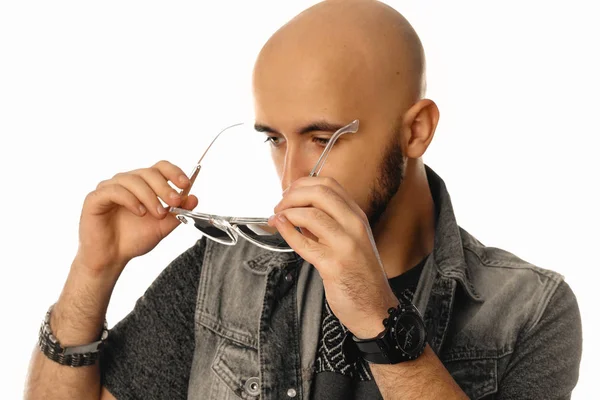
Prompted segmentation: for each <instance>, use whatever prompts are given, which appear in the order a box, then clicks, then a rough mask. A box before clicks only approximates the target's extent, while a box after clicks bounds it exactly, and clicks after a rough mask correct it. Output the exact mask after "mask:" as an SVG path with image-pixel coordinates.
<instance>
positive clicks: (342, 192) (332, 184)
mask: <svg viewBox="0 0 600 400" xmlns="http://www.w3.org/2000/svg"><path fill="white" fill-rule="evenodd" d="M316 185H323V186H327V187H329V188H330V189H332V190H333V191H334V192H335V193H336V194H337V195H338V196H340V197H341V198H342V199H344V200H345V202H346V204H347V205H348V206H349V207H350V208H351V209H352V210H354V212H355V213H356V215H358V216H359V217H360V218H361V219H362V220H363V222H365V223H366V224H368V223H369V221H368V219H367V216H366V214H365V212H364V211H363V209H362V208H360V206H359V205H358V204H356V201H354V199H353V198H352V197H351V196H350V195H349V194H348V192H347V191H346V189H344V188H343V186H342V185H340V184H339V182H338V181H337V180H335V179H334V178H330V177H322V176H313V177H303V178H300V179H297V180H295V181H294V182H293V183H292V184H291V185H290V187H289V188H288V190H287V191H286V192H285V194H284V198H285V197H286V196H287V195H288V194H290V193H291V192H292V191H293V190H294V189H296V188H303V187H310V186H316Z"/></svg>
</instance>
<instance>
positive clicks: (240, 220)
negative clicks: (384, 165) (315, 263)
mask: <svg viewBox="0 0 600 400" xmlns="http://www.w3.org/2000/svg"><path fill="white" fill-rule="evenodd" d="M239 125H243V123H238V124H233V125H230V126H228V127H227V128H225V129H223V130H222V131H221V132H219V133H218V134H217V136H215V138H214V139H213V140H212V141H211V142H210V144H209V145H208V147H207V148H206V150H205V151H204V153H203V154H202V157H200V160H198V162H197V163H196V166H195V167H194V169H193V170H192V173H191V174H190V176H189V179H190V185H189V186H188V187H187V188H186V189H184V190H182V191H181V192H180V195H181V196H182V197H185V196H187V195H189V193H190V191H191V189H192V186H193V185H194V182H195V181H196V178H197V177H198V174H199V173H200V169H201V165H200V164H201V162H202V159H203V158H204V156H205V155H206V153H207V152H208V150H210V148H211V147H212V145H213V144H214V143H215V141H216V140H217V139H218V138H219V136H221V134H222V133H223V132H225V131H226V130H228V129H230V128H233V127H236V126H239ZM358 127H359V122H358V120H357V119H355V120H354V121H352V122H351V123H349V124H348V125H345V126H343V127H341V128H340V129H338V130H337V131H335V133H334V134H333V135H332V136H331V138H330V139H329V142H328V143H327V146H325V149H323V152H322V153H321V156H320V157H319V159H318V160H317V163H316V164H315V166H314V167H313V169H312V170H311V171H310V174H309V175H308V176H318V175H319V173H320V172H321V169H323V165H325V160H327V156H328V155H329V153H330V152H331V149H332V147H333V145H334V144H335V142H336V141H337V140H338V138H339V137H340V136H342V135H343V134H346V133H356V132H357V131H358ZM169 212H171V213H173V214H175V216H176V218H177V219H178V220H179V221H181V222H183V223H184V224H187V223H188V222H189V220H192V221H195V219H200V220H202V221H208V222H209V223H210V224H211V225H212V226H213V227H215V228H217V229H220V230H222V231H223V232H225V233H226V234H227V236H228V237H229V239H230V241H227V240H224V239H219V238H215V237H212V236H210V235H209V234H207V233H205V232H204V231H202V230H201V229H198V228H196V229H198V231H200V233H201V234H202V235H204V236H206V237H207V238H209V239H210V240H213V241H215V242H217V243H221V244H224V245H227V246H234V245H236V244H237V242H238V239H239V237H240V236H241V237H242V238H244V239H246V240H247V241H249V242H250V243H252V244H254V245H256V246H258V247H261V248H263V249H266V250H271V251H277V252H292V251H294V250H293V249H292V248H278V247H274V246H271V245H268V244H265V243H261V242H260V241H257V240H256V239H254V238H252V237H251V236H248V235H247V234H245V233H244V232H243V231H242V230H241V229H240V228H239V225H247V226H248V227H249V229H251V230H252V228H251V226H253V225H267V223H268V218H252V217H227V216H220V215H214V214H205V213H199V212H194V211H189V210H185V209H183V208H179V207H171V208H170V209H169Z"/></svg>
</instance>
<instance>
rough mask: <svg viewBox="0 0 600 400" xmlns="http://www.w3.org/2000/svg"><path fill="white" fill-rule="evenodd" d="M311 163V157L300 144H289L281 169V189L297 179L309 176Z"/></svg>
mask: <svg viewBox="0 0 600 400" xmlns="http://www.w3.org/2000/svg"><path fill="white" fill-rule="evenodd" d="M310 169H311V165H310V160H309V157H306V155H305V154H303V152H302V151H301V149H300V148H298V146H291V145H289V146H287V149H286V152H285V157H284V160H283V166H282V170H281V175H280V177H281V190H282V191H283V190H285V189H287V188H288V187H290V185H291V184H292V183H293V182H294V181H295V180H297V179H299V178H303V177H305V176H308V174H309V173H310Z"/></svg>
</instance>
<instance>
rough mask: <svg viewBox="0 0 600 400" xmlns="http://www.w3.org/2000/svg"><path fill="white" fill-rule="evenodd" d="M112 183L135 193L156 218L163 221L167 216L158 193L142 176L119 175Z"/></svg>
mask: <svg viewBox="0 0 600 400" xmlns="http://www.w3.org/2000/svg"><path fill="white" fill-rule="evenodd" d="M112 181H113V182H114V183H117V184H119V185H121V186H123V187H125V189H127V190H129V191H130V192H131V193H133V195H134V196H136V197H137V198H138V200H139V201H141V202H142V204H143V205H144V206H145V207H146V208H147V209H148V210H149V211H150V213H151V214H152V215H154V216H155V217H156V218H159V219H162V218H164V217H165V216H166V215H167V210H166V209H165V207H163V205H162V204H161V203H160V202H159V201H158V197H157V194H156V192H155V191H154V190H152V188H151V187H150V185H148V183H147V182H146V181H145V180H144V179H143V178H142V177H141V176H139V175H136V174H132V173H125V174H118V175H116V176H115V177H114V178H113V179H112ZM163 200H164V199H163ZM171 202H172V201H171ZM165 203H167V204H168V203H169V202H168V201H165Z"/></svg>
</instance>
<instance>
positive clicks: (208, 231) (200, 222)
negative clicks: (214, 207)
mask: <svg viewBox="0 0 600 400" xmlns="http://www.w3.org/2000/svg"><path fill="white" fill-rule="evenodd" d="M194 226H195V227H196V228H197V229H198V230H199V231H200V232H202V233H203V234H205V235H206V236H208V237H209V238H211V239H214V240H216V241H218V242H221V243H233V239H231V238H230V237H229V235H228V234H227V232H225V231H223V230H221V229H219V228H217V227H215V226H214V225H212V224H211V223H210V222H209V221H207V220H204V219H200V218H194Z"/></svg>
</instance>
